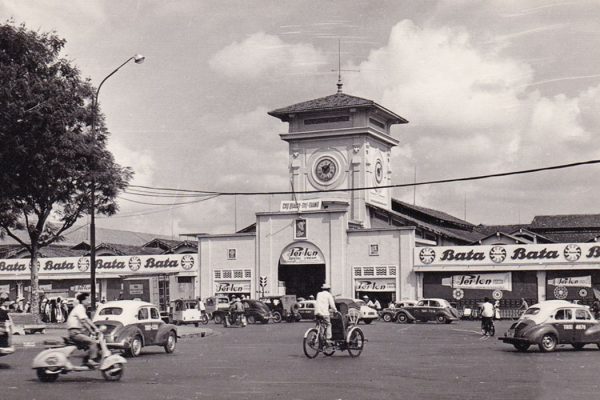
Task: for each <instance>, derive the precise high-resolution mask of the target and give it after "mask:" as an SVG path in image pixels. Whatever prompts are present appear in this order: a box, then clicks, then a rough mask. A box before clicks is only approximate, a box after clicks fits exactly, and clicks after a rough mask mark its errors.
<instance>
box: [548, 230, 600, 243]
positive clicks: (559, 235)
mask: <svg viewBox="0 0 600 400" xmlns="http://www.w3.org/2000/svg"><path fill="white" fill-rule="evenodd" d="M599 235H600V232H551V233H548V232H545V233H544V236H546V237H547V238H549V239H551V240H553V241H554V242H556V243H585V242H591V241H594V239H595V238H596V237H598V236H599Z"/></svg>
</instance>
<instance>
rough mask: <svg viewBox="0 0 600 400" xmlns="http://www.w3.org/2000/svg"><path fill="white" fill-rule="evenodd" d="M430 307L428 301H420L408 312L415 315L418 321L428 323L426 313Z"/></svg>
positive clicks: (409, 308)
mask: <svg viewBox="0 0 600 400" xmlns="http://www.w3.org/2000/svg"><path fill="white" fill-rule="evenodd" d="M428 306H429V301H428V300H420V301H419V302H418V303H417V305H416V306H414V307H408V310H409V311H410V313H411V314H412V315H413V317H415V319H418V320H419V321H427V316H426V312H427V308H428Z"/></svg>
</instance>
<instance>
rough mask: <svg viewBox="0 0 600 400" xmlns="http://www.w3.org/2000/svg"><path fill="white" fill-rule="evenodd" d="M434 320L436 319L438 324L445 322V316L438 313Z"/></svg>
mask: <svg viewBox="0 0 600 400" xmlns="http://www.w3.org/2000/svg"><path fill="white" fill-rule="evenodd" d="M435 320H436V321H437V323H438V324H445V323H446V316H445V315H438V316H437V317H435Z"/></svg>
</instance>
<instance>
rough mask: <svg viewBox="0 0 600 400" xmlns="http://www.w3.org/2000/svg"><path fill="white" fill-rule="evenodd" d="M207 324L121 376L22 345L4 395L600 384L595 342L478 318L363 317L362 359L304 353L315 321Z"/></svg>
mask: <svg viewBox="0 0 600 400" xmlns="http://www.w3.org/2000/svg"><path fill="white" fill-rule="evenodd" d="M508 324H509V322H504V321H503V322H501V323H500V324H499V327H498V331H503V330H504V329H505V328H507V327H508ZM208 326H209V327H211V328H214V329H215V332H216V334H215V335H212V336H208V337H204V338H200V337H194V338H185V339H182V340H181V341H180V342H179V344H178V349H177V351H176V353H175V354H172V355H167V354H165V353H164V351H163V350H162V349H160V348H154V349H152V348H149V349H145V350H144V353H142V356H141V357H139V358H137V359H130V360H129V363H128V364H127V369H126V372H125V376H124V377H123V380H122V381H121V382H116V383H114V382H104V381H103V379H102V378H101V376H100V374H99V373H91V372H88V373H80V374H69V375H66V376H61V377H60V378H59V380H58V381H57V382H55V383H51V384H42V383H39V382H37V380H36V379H35V374H34V372H33V371H32V370H31V369H29V366H30V363H31V360H32V359H33V357H34V355H35V354H36V353H37V352H38V351H39V349H28V348H24V349H19V352H18V353H15V354H14V355H11V356H9V357H4V358H3V359H0V377H1V379H0V382H1V383H0V384H1V385H2V389H1V390H0V398H2V399H40V400H41V399H43V400H51V399H68V398H74V397H81V396H83V397H84V398H86V399H144V400H149V399H361V400H365V399H399V398H402V399H478V400H480V399H565V398H568V399H594V398H597V397H598V392H599V391H600V387H599V386H600V380H599V379H598V370H600V351H599V350H598V349H597V348H595V347H591V346H590V347H589V349H588V348H587V347H586V349H584V350H583V351H575V350H573V349H572V348H570V347H564V348H561V350H560V351H558V352H556V353H551V354H542V353H540V352H539V351H538V350H537V349H534V350H533V351H530V352H529V353H526V354H522V353H518V352H516V351H514V349H513V348H512V347H511V346H508V345H505V344H503V343H501V342H499V341H498V340H495V339H490V340H482V339H481V338H480V335H479V334H478V332H477V327H478V325H477V323H476V322H461V323H458V324H456V323H455V324H451V325H437V324H432V323H428V324H410V325H400V324H392V323H383V322H378V323H375V324H373V325H370V326H363V325H361V327H362V328H363V329H364V332H365V336H366V337H367V339H368V340H369V342H368V343H367V344H366V348H365V351H364V353H363V354H362V355H361V356H360V357H359V358H356V359H353V358H350V357H349V356H348V354H347V353H345V354H336V355H334V356H333V357H331V358H325V357H323V356H319V357H317V358H316V359H314V360H309V359H307V358H306V357H305V356H304V354H303V352H302V335H303V332H304V331H305V330H306V329H308V328H309V327H310V326H311V324H310V323H295V324H286V323H282V324H269V325H253V326H248V327H247V328H243V329H241V328H229V329H224V328H222V327H218V326H215V325H213V324H210V325H208ZM82 390H85V392H82Z"/></svg>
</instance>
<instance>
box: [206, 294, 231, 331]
mask: <svg viewBox="0 0 600 400" xmlns="http://www.w3.org/2000/svg"><path fill="white" fill-rule="evenodd" d="M204 306H205V307H206V314H207V315H208V318H209V319H213V320H214V321H215V324H222V323H223V318H224V316H225V314H226V313H227V312H228V311H229V297H227V296H225V295H217V296H211V297H207V298H206V299H204Z"/></svg>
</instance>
